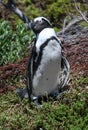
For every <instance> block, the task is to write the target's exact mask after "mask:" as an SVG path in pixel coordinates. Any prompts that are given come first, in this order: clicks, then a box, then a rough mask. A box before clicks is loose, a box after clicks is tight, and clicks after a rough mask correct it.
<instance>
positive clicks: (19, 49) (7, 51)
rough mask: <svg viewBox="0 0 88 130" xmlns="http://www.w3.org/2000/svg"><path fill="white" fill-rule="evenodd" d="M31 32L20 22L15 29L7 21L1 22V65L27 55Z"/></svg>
mask: <svg viewBox="0 0 88 130" xmlns="http://www.w3.org/2000/svg"><path fill="white" fill-rule="evenodd" d="M31 37H32V35H31V33H30V31H27V30H26V28H25V26H24V25H23V24H22V23H20V24H18V25H17V26H16V30H15V31H13V30H12V28H11V27H10V26H9V24H8V22H7V21H1V22H0V65H3V64H7V63H8V62H14V61H17V60H20V59H22V58H23V57H24V56H25V55H26V47H27V43H28V41H30V40H31Z"/></svg>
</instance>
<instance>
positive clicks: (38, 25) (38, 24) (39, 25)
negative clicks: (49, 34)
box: [31, 17, 52, 34]
mask: <svg viewBox="0 0 88 130" xmlns="http://www.w3.org/2000/svg"><path fill="white" fill-rule="evenodd" d="M31 28H32V30H33V31H34V33H35V34H39V33H40V32H41V31H42V30H43V29H45V28H52V25H51V23H50V21H49V20H48V19H46V18H45V17H37V18H35V19H34V20H33V21H32V22H31Z"/></svg>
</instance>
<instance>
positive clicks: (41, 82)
mask: <svg viewBox="0 0 88 130" xmlns="http://www.w3.org/2000/svg"><path fill="white" fill-rule="evenodd" d="M31 28H32V29H33V31H34V32H35V34H36V41H35V43H34V47H33V50H32V54H31V58H30V60H29V65H28V75H27V76H28V79H29V88H31V93H30V94H31V97H40V96H44V95H46V94H47V95H50V94H53V93H54V92H56V91H58V89H59V87H61V86H60V81H59V79H60V72H61V67H62V66H61V62H62V65H63V70H65V71H64V72H65V74H66V72H67V71H66V70H67V69H69V64H68V65H67V64H66V65H67V67H66V65H65V63H66V62H67V60H66V59H65V58H64V57H63V56H62V48H61V42H60V40H59V39H58V38H57V36H56V34H55V31H54V29H53V28H52V25H51V23H50V22H49V21H48V20H47V19H46V18H44V17H38V18H35V19H34V21H33V22H32V23H31ZM65 76H66V75H65ZM63 79H64V77H63ZM67 79H68V76H66V77H65V79H64V82H62V84H61V85H62V87H64V86H65V85H66V82H67ZM29 91H30V89H29Z"/></svg>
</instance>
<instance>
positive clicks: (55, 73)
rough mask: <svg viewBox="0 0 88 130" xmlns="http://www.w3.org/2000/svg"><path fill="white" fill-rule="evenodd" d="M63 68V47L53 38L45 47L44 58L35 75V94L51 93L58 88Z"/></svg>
mask: <svg viewBox="0 0 88 130" xmlns="http://www.w3.org/2000/svg"><path fill="white" fill-rule="evenodd" d="M60 69H61V47H60V45H59V43H58V42H57V41H56V40H51V41H50V42H49V44H48V45H47V46H46V47H45V48H44V50H43V55H42V60H41V63H40V66H39V67H38V69H37V71H36V73H35V76H34V77H33V95H34V96H41V95H45V94H50V93H52V92H53V91H54V90H56V89H57V87H58V84H59V75H60Z"/></svg>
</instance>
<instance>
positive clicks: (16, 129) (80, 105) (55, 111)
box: [0, 77, 88, 130]
mask: <svg viewBox="0 0 88 130" xmlns="http://www.w3.org/2000/svg"><path fill="white" fill-rule="evenodd" d="M81 79H82V80H81ZM73 81H75V82H73V85H72V87H73V88H72V89H70V91H68V92H67V93H66V94H63V95H62V96H61V97H58V98H57V99H56V100H53V99H52V98H51V99H49V101H48V102H43V106H42V107H41V106H35V105H34V103H31V104H29V102H28V100H27V99H24V100H21V99H20V98H19V97H18V96H17V95H16V94H15V92H14V93H12V92H6V93H5V94H2V95H1V96H0V129H1V130H40V129H41V128H42V129H43V130H51V129H52V130H74V129H76V130H87V129H88V92H87V89H88V88H86V90H85V89H83V88H82V84H86V85H87V81H88V78H87V79H85V77H82V78H79V79H77V80H76V78H74V79H73ZM79 83H80V86H79ZM74 86H75V88H74ZM84 90H85V92H84Z"/></svg>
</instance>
